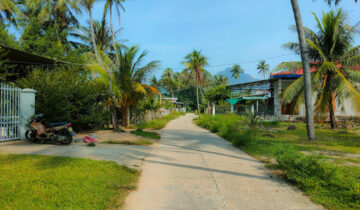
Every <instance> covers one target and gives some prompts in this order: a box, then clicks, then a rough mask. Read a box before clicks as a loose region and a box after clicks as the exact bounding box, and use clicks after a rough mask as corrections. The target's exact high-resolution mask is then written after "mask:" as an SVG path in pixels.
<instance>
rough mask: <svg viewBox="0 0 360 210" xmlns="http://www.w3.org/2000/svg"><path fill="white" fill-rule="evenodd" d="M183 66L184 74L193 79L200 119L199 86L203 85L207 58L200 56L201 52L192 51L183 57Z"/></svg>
mask: <svg viewBox="0 0 360 210" xmlns="http://www.w3.org/2000/svg"><path fill="white" fill-rule="evenodd" d="M182 64H184V65H185V69H184V73H185V74H187V75H191V76H192V78H193V79H194V84H195V86H196V101H197V108H198V113H199V117H200V102H199V88H200V85H201V84H203V83H204V81H205V79H204V74H205V69H204V67H205V66H207V65H208V64H209V63H208V58H207V57H205V56H203V55H202V54H201V51H198V50H194V51H193V52H191V53H190V54H188V55H186V56H185V61H183V62H182Z"/></svg>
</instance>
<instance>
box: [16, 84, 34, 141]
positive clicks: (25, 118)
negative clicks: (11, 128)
mask: <svg viewBox="0 0 360 210" xmlns="http://www.w3.org/2000/svg"><path fill="white" fill-rule="evenodd" d="M35 93H36V90H33V89H23V90H21V98H20V137H21V139H24V138H25V131H26V130H27V123H28V122H29V120H30V119H31V117H32V116H34V115H35Z"/></svg>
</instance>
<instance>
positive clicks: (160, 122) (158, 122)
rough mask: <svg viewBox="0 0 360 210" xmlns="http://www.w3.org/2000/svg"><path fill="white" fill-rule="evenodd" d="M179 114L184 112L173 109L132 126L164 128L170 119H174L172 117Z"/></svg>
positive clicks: (176, 116) (154, 128)
mask: <svg viewBox="0 0 360 210" xmlns="http://www.w3.org/2000/svg"><path fill="white" fill-rule="evenodd" d="M181 115H185V113H184V112H176V111H174V113H172V114H168V115H166V116H165V117H159V118H156V119H154V120H150V121H147V122H144V123H140V124H139V125H136V126H134V127H133V128H137V129H153V130H160V129H162V128H164V127H165V126H166V125H167V124H168V123H169V122H170V121H171V120H174V119H176V118H178V117H180V116H181Z"/></svg>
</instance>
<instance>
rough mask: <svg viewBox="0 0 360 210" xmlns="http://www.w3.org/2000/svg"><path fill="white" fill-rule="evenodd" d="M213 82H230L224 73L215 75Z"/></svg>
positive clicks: (219, 83)
mask: <svg viewBox="0 0 360 210" xmlns="http://www.w3.org/2000/svg"><path fill="white" fill-rule="evenodd" d="M213 82H214V86H219V85H227V84H228V83H229V79H228V78H227V77H225V76H224V75H220V76H218V75H215V76H214V80H213Z"/></svg>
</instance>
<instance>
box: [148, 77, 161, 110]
mask: <svg viewBox="0 0 360 210" xmlns="http://www.w3.org/2000/svg"><path fill="white" fill-rule="evenodd" d="M150 85H151V86H152V87H154V88H156V89H157V90H158V92H159V97H160V101H159V105H160V106H161V101H162V94H161V90H160V88H161V81H160V80H158V79H157V78H156V76H155V75H153V76H152V77H151V78H150Z"/></svg>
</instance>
